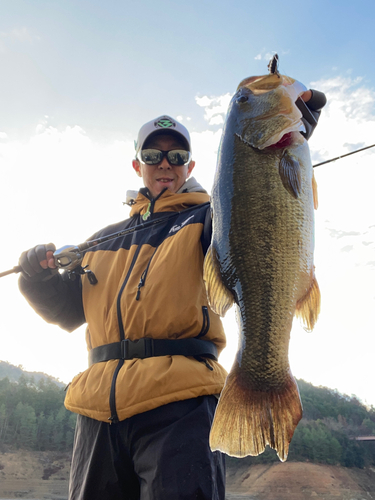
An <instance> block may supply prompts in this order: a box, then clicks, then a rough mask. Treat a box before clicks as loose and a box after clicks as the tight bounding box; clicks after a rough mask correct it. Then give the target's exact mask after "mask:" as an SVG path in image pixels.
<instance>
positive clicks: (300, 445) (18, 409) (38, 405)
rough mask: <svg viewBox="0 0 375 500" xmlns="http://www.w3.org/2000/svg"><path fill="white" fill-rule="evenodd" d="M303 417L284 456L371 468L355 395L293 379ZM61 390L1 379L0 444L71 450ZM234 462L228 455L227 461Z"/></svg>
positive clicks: (373, 451)
mask: <svg viewBox="0 0 375 500" xmlns="http://www.w3.org/2000/svg"><path fill="white" fill-rule="evenodd" d="M298 386H299V389H300V394H301V400H302V405H303V415H304V417H303V419H302V420H301V422H300V423H299V424H298V426H297V429H296V430H295V433H294V436H293V439H292V442H291V444H290V449H289V456H288V460H295V461H311V462H318V463H325V464H333V465H343V466H345V467H359V468H363V467H365V466H369V465H370V466H375V441H367V442H359V441H356V440H355V437H357V436H375V409H374V408H372V407H371V408H367V407H366V406H365V405H363V404H362V403H361V402H360V401H359V400H358V399H356V398H355V397H353V396H352V397H349V396H345V395H342V394H340V393H338V392H337V391H334V390H331V389H328V388H325V387H315V386H313V385H311V384H309V383H307V382H305V381H303V380H299V381H298ZM64 397H65V391H64V388H63V387H61V384H60V386H59V385H57V384H56V381H55V380H54V379H52V378H51V377H48V376H45V377H44V378H40V379H38V380H37V381H35V380H34V378H33V377H32V376H30V375H26V374H21V376H19V377H18V380H10V379H9V378H8V377H5V378H3V379H0V447H1V446H4V445H7V446H12V447H16V448H20V449H29V450H40V451H45V450H51V451H71V449H72V444H73V438H74V428H75V422H76V415H75V414H73V413H70V412H69V411H68V410H66V409H65V407H64ZM236 460H238V459H233V458H231V457H228V465H235V463H236ZM277 460H278V458H277V456H276V453H275V452H274V450H270V449H269V448H267V450H266V451H265V452H264V453H263V454H262V455H260V456H259V457H246V458H244V459H240V461H241V463H242V464H244V463H245V462H246V463H249V464H255V463H267V462H273V461H277Z"/></svg>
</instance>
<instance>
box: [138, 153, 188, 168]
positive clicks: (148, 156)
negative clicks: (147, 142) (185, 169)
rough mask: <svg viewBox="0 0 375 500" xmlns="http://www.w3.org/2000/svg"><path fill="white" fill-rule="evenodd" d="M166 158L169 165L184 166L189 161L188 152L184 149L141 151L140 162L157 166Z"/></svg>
mask: <svg viewBox="0 0 375 500" xmlns="http://www.w3.org/2000/svg"><path fill="white" fill-rule="evenodd" d="M165 157H167V160H168V162H169V163H170V164H171V165H177V166H182V165H186V164H187V163H189V162H190V160H191V153H190V151H185V150H184V149H171V150H170V151H161V150H160V149H142V151H141V160H142V161H143V163H146V165H158V164H159V163H161V162H162V161H163V158H165Z"/></svg>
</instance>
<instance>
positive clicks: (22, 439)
mask: <svg viewBox="0 0 375 500" xmlns="http://www.w3.org/2000/svg"><path fill="white" fill-rule="evenodd" d="M64 397H65V392H64V389H63V388H61V387H59V386H58V385H56V383H55V382H53V381H52V380H51V379H49V378H41V379H40V380H39V381H38V382H35V380H34V378H33V377H30V376H26V375H21V376H20V377H19V379H18V381H10V380H9V378H7V377H6V378H3V379H2V380H0V446H1V445H2V446H4V445H9V446H11V447H16V448H20V449H27V450H39V451H45V450H51V451H70V450H71V449H72V445H73V438H74V428H75V423H76V415H74V414H73V413H71V412H69V411H68V410H66V409H65V407H64Z"/></svg>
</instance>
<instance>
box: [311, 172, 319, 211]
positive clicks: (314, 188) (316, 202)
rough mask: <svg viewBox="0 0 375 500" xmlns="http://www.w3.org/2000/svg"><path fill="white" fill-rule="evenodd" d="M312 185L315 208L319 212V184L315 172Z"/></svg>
mask: <svg viewBox="0 0 375 500" xmlns="http://www.w3.org/2000/svg"><path fill="white" fill-rule="evenodd" d="M311 183H312V192H313V200H314V208H315V210H317V209H318V184H317V183H316V179H315V175H314V172H313V176H312V180H311Z"/></svg>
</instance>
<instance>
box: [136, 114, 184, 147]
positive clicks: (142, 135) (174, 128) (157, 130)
mask: <svg viewBox="0 0 375 500" xmlns="http://www.w3.org/2000/svg"><path fill="white" fill-rule="evenodd" d="M157 134H172V135H176V136H178V137H180V138H182V139H183V141H184V143H186V144H185V145H186V146H187V150H188V151H190V152H191V143H190V134H189V132H188V129H187V128H186V127H184V126H183V125H182V124H181V123H179V122H178V121H177V120H175V119H174V118H172V117H170V116H168V115H163V116H159V117H158V118H155V119H154V120H151V121H150V122H147V123H145V124H144V125H143V126H142V127H141V128H140V130H139V132H138V139H137V140H136V141H134V146H135V154H136V156H137V155H138V153H139V152H140V151H141V150H142V147H143V144H144V143H145V142H146V139H148V138H149V137H150V136H151V135H157Z"/></svg>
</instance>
